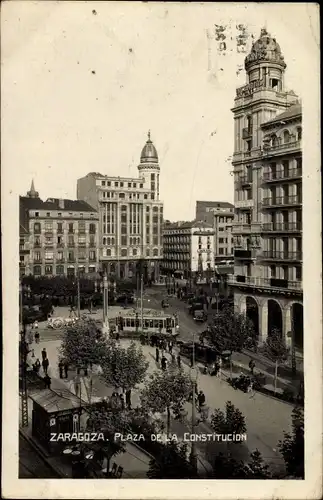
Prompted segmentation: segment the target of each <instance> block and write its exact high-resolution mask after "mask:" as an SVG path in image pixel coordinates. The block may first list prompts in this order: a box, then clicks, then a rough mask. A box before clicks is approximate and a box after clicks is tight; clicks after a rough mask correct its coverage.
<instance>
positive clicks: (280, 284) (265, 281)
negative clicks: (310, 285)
mask: <svg viewBox="0 0 323 500" xmlns="http://www.w3.org/2000/svg"><path fill="white" fill-rule="evenodd" d="M228 283H229V284H230V285H239V286H240V285H242V286H243V285H246V286H256V287H264V288H276V289H283V290H299V291H301V290H302V289H303V283H302V282H301V281H289V280H285V279H279V278H258V277H255V276H243V275H230V276H229V278H228Z"/></svg>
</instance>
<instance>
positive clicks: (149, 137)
mask: <svg viewBox="0 0 323 500" xmlns="http://www.w3.org/2000/svg"><path fill="white" fill-rule="evenodd" d="M147 135H148V141H150V129H149V130H148V134H147Z"/></svg>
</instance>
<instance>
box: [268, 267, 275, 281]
mask: <svg viewBox="0 0 323 500" xmlns="http://www.w3.org/2000/svg"><path fill="white" fill-rule="evenodd" d="M269 269H270V277H271V278H276V266H270V268H269Z"/></svg>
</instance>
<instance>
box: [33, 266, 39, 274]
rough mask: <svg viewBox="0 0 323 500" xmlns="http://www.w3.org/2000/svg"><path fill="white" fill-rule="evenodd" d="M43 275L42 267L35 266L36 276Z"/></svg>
mask: <svg viewBox="0 0 323 500" xmlns="http://www.w3.org/2000/svg"><path fill="white" fill-rule="evenodd" d="M40 275H41V266H34V276H40Z"/></svg>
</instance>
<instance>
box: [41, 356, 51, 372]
mask: <svg viewBox="0 0 323 500" xmlns="http://www.w3.org/2000/svg"><path fill="white" fill-rule="evenodd" d="M42 366H43V370H44V373H45V375H47V371H48V366H49V361H48V358H44V359H43V362H42Z"/></svg>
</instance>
